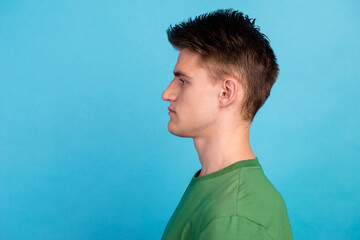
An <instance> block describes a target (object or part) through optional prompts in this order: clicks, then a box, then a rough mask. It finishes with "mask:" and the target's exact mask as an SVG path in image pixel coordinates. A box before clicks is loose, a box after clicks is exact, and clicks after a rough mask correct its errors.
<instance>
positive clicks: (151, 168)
mask: <svg viewBox="0 0 360 240" xmlns="http://www.w3.org/2000/svg"><path fill="white" fill-rule="evenodd" d="M229 7H232V8H234V9H239V10H241V11H243V12H244V13H246V14H248V15H249V16H250V17H252V18H256V24H257V25H259V26H260V28H261V31H262V32H263V33H264V34H266V35H267V36H268V37H269V38H270V40H271V45H272V47H273V49H274V51H275V53H276V56H277V58H278V62H279V65H280V75H279V78H278V80H277V82H276V83H275V85H274V87H273V89H272V92H271V95H270V97H269V99H268V100H267V102H266V103H265V105H264V106H263V107H262V108H261V109H260V111H259V112H258V114H257V115H256V117H255V120H254V122H253V124H252V127H251V131H250V137H251V145H252V148H253V150H254V152H255V154H256V155H257V157H258V158H259V161H260V163H261V164H262V166H263V169H264V171H265V173H266V175H267V176H268V178H269V179H270V180H271V181H272V183H273V184H274V186H275V187H276V188H277V189H278V190H279V191H280V193H281V194H282V195H283V197H284V199H285V201H286V204H287V208H288V213H289V217H290V222H291V225H292V229H293V235H294V239H359V238H360V230H359V229H360V221H359V217H360V207H359V203H360V177H359V171H360V163H359V158H358V155H359V153H360V144H359V137H360V134H359V133H360V128H359V123H360V114H359V110H360V108H359V102H360V97H359V90H360V81H359V80H360V79H359V76H360V70H359V69H360V48H359V37H360V27H359V24H360V15H359V12H360V3H359V2H358V1H355V0H353V1H350V0H349V1H342V2H340V1H335V0H330V1H310V0H308V1H265V0H264V1H226V3H225V2H224V3H217V1H214V0H211V1H209V0H206V1H205V0H203V1H188V0H183V1H170V2H169V1H165V0H162V1H144V0H142V1H139V0H133V1H69V0H67V1H39V0H32V1H0V239H160V237H161V235H162V232H163V230H164V228H165V225H166V223H167V221H168V220H169V218H170V216H171V214H172V213H173V211H174V210H175V208H176V206H177V204H178V202H179V200H180V198H181V196H182V194H183V192H184V191H185V188H186V186H187V185H188V183H189V181H190V178H191V177H192V175H193V174H194V173H195V172H196V171H197V170H198V169H200V167H201V165H200V163H199V161H198V157H197V153H196V150H195V149H194V146H193V141H192V139H191V138H185V139H184V138H179V137H176V136H174V135H171V134H170V133H169V132H168V130H167V123H168V120H169V116H168V111H167V107H168V106H169V103H168V102H164V101H163V100H162V99H161V94H162V92H163V91H164V90H165V88H166V87H167V86H168V84H169V83H170V81H171V80H172V78H173V74H172V70H173V67H174V65H175V62H176V58H177V52H176V51H175V50H174V49H173V48H172V47H171V45H170V44H169V43H168V41H167V37H166V33H165V31H166V29H167V27H168V26H169V25H170V24H172V25H173V24H176V23H178V22H180V21H182V20H185V19H187V18H188V17H194V16H196V15H198V14H201V13H205V12H208V11H213V10H216V9H218V8H229Z"/></svg>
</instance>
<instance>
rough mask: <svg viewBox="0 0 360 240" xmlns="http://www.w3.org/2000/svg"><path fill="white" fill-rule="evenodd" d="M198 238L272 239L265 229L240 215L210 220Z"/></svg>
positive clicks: (227, 239) (229, 239)
mask: <svg viewBox="0 0 360 240" xmlns="http://www.w3.org/2000/svg"><path fill="white" fill-rule="evenodd" d="M196 239H198V240H260V239H261V240H273V238H272V237H271V236H270V235H269V234H268V232H267V231H266V229H265V228H264V227H263V226H261V225H259V224H257V223H255V222H253V221H251V220H249V219H247V218H244V217H241V216H231V217H220V218H216V219H214V220H212V221H211V222H210V223H209V224H208V225H207V226H206V227H205V228H204V229H203V230H202V231H201V232H200V234H199V237H198V238H196Z"/></svg>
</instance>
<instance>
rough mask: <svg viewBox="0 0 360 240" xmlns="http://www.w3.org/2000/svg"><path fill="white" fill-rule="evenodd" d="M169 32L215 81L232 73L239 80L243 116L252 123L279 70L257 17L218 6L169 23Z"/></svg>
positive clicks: (213, 81) (176, 43)
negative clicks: (256, 21)
mask: <svg viewBox="0 0 360 240" xmlns="http://www.w3.org/2000/svg"><path fill="white" fill-rule="evenodd" d="M167 35H168V39H169V41H170V43H171V44H172V46H173V47H174V48H176V49H178V50H180V53H181V52H184V51H182V50H186V53H188V52H189V51H190V52H191V53H194V54H196V55H198V56H199V57H198V60H199V61H198V65H199V66H201V67H203V68H204V69H206V70H207V74H208V76H209V79H210V81H211V82H212V84H219V82H221V81H224V80H225V79H226V78H229V77H230V78H233V79H236V80H237V81H238V83H240V88H242V90H243V97H242V101H241V105H240V106H239V108H240V113H241V119H242V120H243V121H247V122H249V123H251V122H252V121H253V119H254V117H255V114H256V113H257V111H258V110H259V109H260V107H261V106H262V105H263V104H264V103H265V101H266V99H267V98H268V96H269V95H270V90H271V88H272V86H273V84H274V83H275V81H276V78H277V76H278V71H279V68H278V64H277V63H276V57H275V54H274V52H273V50H272V49H271V47H270V44H269V41H268V39H267V37H266V36H265V35H264V34H262V33H260V32H259V28H258V27H257V26H256V25H255V20H254V19H250V18H249V17H248V16H247V15H243V13H241V12H238V11H234V10H232V9H226V10H223V9H219V10H217V11H214V12H211V13H207V14H203V15H200V16H197V17H195V19H191V18H190V19H189V20H188V21H184V22H181V23H180V24H177V25H175V26H173V27H172V26H171V25H170V27H169V29H168V30H167ZM179 57H180V55H179ZM164 100H165V99H164Z"/></svg>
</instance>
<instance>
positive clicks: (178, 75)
mask: <svg viewBox="0 0 360 240" xmlns="http://www.w3.org/2000/svg"><path fill="white" fill-rule="evenodd" d="M173 73H174V75H175V76H176V77H181V76H184V77H186V78H189V79H191V77H190V76H189V75H187V74H186V73H184V72H181V71H174V72H173Z"/></svg>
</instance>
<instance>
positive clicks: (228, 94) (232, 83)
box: [219, 77, 242, 106]
mask: <svg viewBox="0 0 360 240" xmlns="http://www.w3.org/2000/svg"><path fill="white" fill-rule="evenodd" d="M220 87H221V89H220V93H219V101H220V105H221V106H227V105H229V104H231V103H233V102H234V101H238V100H239V99H238V98H239V97H241V96H239V95H242V94H241V93H242V92H239V90H240V91H242V89H241V88H240V83H239V81H238V80H236V79H235V78H233V77H226V78H224V80H222V83H221V86H220Z"/></svg>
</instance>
